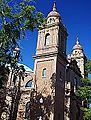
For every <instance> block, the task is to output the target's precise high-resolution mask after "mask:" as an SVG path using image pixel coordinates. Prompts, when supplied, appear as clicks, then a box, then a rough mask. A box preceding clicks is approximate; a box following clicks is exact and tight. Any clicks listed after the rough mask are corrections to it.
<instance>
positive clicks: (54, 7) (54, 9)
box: [53, 1, 57, 11]
mask: <svg viewBox="0 0 91 120" xmlns="http://www.w3.org/2000/svg"><path fill="white" fill-rule="evenodd" d="M56 10H57V9H56V1H54V4H53V11H56Z"/></svg>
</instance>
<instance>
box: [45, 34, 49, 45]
mask: <svg viewBox="0 0 91 120" xmlns="http://www.w3.org/2000/svg"><path fill="white" fill-rule="evenodd" d="M49 44H50V34H49V33H47V34H46V36H45V44H44V45H45V46H47V45H49Z"/></svg>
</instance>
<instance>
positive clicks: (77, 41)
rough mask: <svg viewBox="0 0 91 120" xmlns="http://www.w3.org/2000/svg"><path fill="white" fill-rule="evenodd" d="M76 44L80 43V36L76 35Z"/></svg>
mask: <svg viewBox="0 0 91 120" xmlns="http://www.w3.org/2000/svg"><path fill="white" fill-rule="evenodd" d="M76 44H77V45H78V44H79V38H78V36H77V37H76Z"/></svg>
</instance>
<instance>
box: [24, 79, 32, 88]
mask: <svg viewBox="0 0 91 120" xmlns="http://www.w3.org/2000/svg"><path fill="white" fill-rule="evenodd" d="M25 87H30V88H31V87H32V79H31V80H29V81H28V82H27V83H26V86H25Z"/></svg>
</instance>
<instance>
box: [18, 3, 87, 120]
mask: <svg viewBox="0 0 91 120" xmlns="http://www.w3.org/2000/svg"><path fill="white" fill-rule="evenodd" d="M67 36H68V33H67V29H66V27H65V26H64V25H63V23H62V18H61V16H60V14H59V13H58V11H57V8H56V3H55V2H54V5H53V8H52V10H51V12H49V14H48V16H47V21H46V24H45V25H44V26H43V27H42V28H40V29H39V31H38V40H37V48H36V54H35V56H34V60H35V62H34V71H30V72H29V71H28V72H27V71H26V74H27V76H26V78H25V80H24V81H22V83H21V91H22V92H21V93H22V94H21V98H20V102H19V106H18V113H17V120H29V115H28V113H29V114H30V116H31V110H30V109H29V107H30V108H31V105H29V104H30V103H31V92H32V91H33V90H34V89H35V91H36V92H37V93H36V94H37V95H38V94H40V95H41V97H40V99H36V100H37V102H38V100H40V105H41V106H40V107H39V108H40V109H41V111H40V110H39V108H38V110H39V111H37V112H36V114H37V115H38V118H37V119H34V120H81V119H82V112H81V110H80V106H81V105H82V104H81V101H80V100H79V98H77V97H76V95H75V92H76V90H77V86H79V85H81V81H80V79H81V78H82V77H83V78H84V77H85V75H86V73H85V62H86V56H85V54H84V51H83V48H82V46H81V45H80V42H79V39H78V37H77V38H76V44H75V45H74V47H73V49H72V53H71V54H70V55H68V56H67V55H66V45H67ZM31 85H33V86H31ZM31 104H32V103H31ZM37 105H38V103H37V104H36V106H37ZM34 108H35V107H34ZM35 111H36V110H35ZM35 111H34V112H35Z"/></svg>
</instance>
